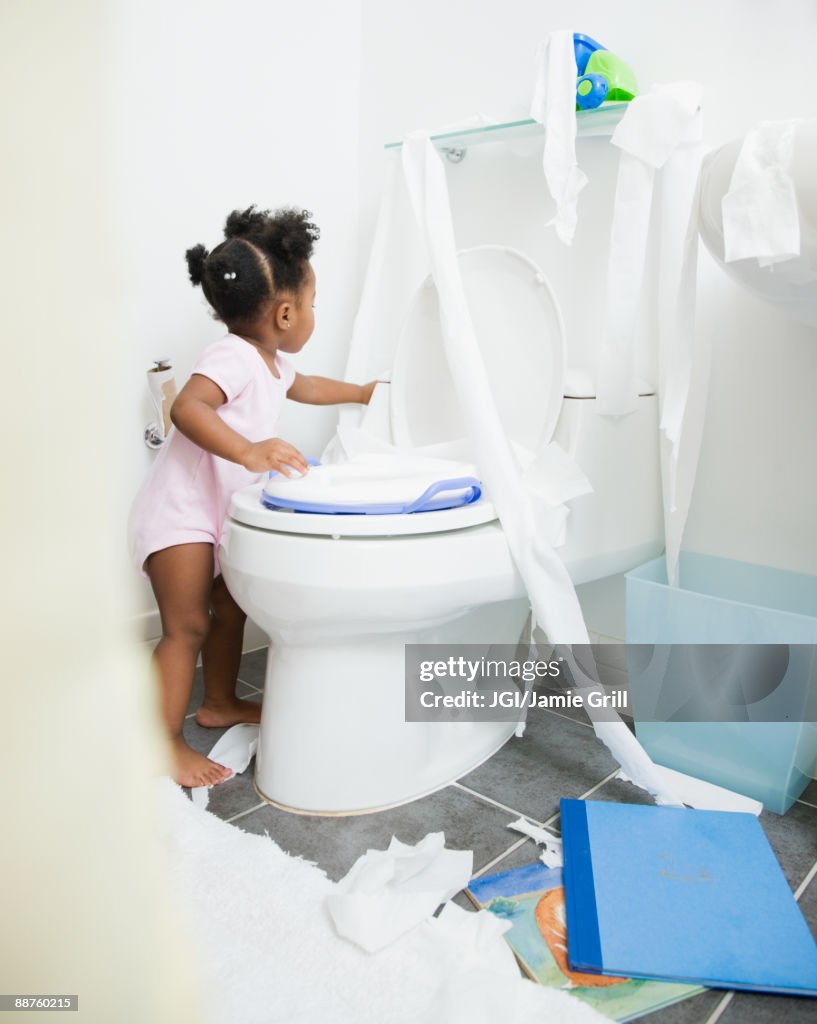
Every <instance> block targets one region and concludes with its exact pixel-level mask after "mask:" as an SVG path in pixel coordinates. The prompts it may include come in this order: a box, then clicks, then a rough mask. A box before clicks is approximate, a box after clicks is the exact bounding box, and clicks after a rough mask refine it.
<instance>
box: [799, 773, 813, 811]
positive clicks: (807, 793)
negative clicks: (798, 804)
mask: <svg viewBox="0 0 817 1024" xmlns="http://www.w3.org/2000/svg"><path fill="white" fill-rule="evenodd" d="M800 799H801V800H803V801H804V802H805V803H807V804H811V805H812V806H813V807H817V779H814V780H813V781H812V782H810V783H809V784H808V785H807V786H806V788H805V789H804V790H803V792H802V793H801V794H800Z"/></svg>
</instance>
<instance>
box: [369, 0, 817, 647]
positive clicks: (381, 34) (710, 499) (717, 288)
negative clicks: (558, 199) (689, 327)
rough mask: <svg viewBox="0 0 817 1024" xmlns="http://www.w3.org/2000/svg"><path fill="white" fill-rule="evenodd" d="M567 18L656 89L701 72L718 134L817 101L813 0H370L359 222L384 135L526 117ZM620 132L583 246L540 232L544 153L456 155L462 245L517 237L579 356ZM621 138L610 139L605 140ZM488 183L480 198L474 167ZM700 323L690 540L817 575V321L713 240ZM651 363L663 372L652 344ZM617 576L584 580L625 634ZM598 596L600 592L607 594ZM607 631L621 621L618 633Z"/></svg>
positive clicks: (592, 154)
mask: <svg viewBox="0 0 817 1024" xmlns="http://www.w3.org/2000/svg"><path fill="white" fill-rule="evenodd" d="M557 28H573V29H574V30H576V31H583V32H585V33H587V34H589V35H591V36H593V37H594V38H596V39H598V40H600V41H601V42H602V43H604V44H605V45H606V46H608V48H609V49H611V50H613V51H614V52H617V53H619V54H620V55H621V56H622V57H623V58H624V59H626V60H627V61H628V62H629V63H630V64H631V65H632V67H633V68H634V69H635V70H636V73H637V76H638V78H639V81H640V83H641V86H642V89H646V88H648V87H649V86H650V85H651V84H652V83H655V82H662V81H676V80H681V79H696V80H698V81H700V82H701V83H702V84H703V86H704V90H705V101H704V102H705V140H706V143H707V145H708V146H712V147H714V146H716V145H719V144H720V143H722V142H724V141H727V140H728V139H731V138H734V137H737V136H740V135H742V134H743V133H744V132H745V131H746V130H747V129H748V128H749V127H750V126H751V125H753V124H754V123H755V122H756V121H758V120H761V119H780V118H785V117H790V116H792V117H794V116H813V112H814V110H815V99H814V94H813V72H812V63H813V59H814V53H815V52H817V7H815V5H814V4H813V3H812V2H811V0H782V2H780V3H778V4H775V5H774V6H773V7H772V6H770V5H768V4H765V3H763V2H762V0H751V2H747V0H720V2H719V3H717V4H712V3H711V2H707V0H691V2H690V0H664V2H662V3H652V4H647V3H644V2H643V0H622V2H620V3H617V4H615V5H610V4H607V3H601V2H598V0H587V2H584V3H582V4H580V5H577V4H575V3H570V2H551V3H548V4H542V3H541V2H540V0H508V2H505V3H503V4H501V5H500V4H496V3H494V2H492V0H448V2H446V3H444V4H441V3H439V2H436V0H415V2H412V3H411V4H408V3H405V2H402V0H401V2H396V0H385V2H383V0H363V47H362V59H363V65H362V75H361V92H362V99H361V148H360V151H361V181H362V189H361V192H362V196H363V197H364V198H363V207H362V214H361V216H362V221H361V224H362V227H361V232H362V235H363V237H364V239H366V238H367V237H369V236H370V234H371V230H372V223H373V216H374V212H375V207H376V194H377V190H378V176H379V174H380V173H381V167H382V162H383V159H382V150H381V148H380V147H381V145H382V142H383V141H384V140H390V139H395V138H399V137H401V136H402V135H403V134H405V132H407V131H410V130H412V129H416V128H435V127H437V126H441V125H444V124H447V123H450V122H452V121H456V120H457V119H459V118H461V117H463V116H466V115H469V114H473V113H477V112H484V113H489V114H492V115H494V116H496V117H497V118H498V119H501V120H507V119H513V118H515V117H525V116H528V115H527V112H528V108H529V100H530V92H531V80H532V79H531V76H532V68H533V54H534V52H535V47H536V43H537V41H538V40H539V39H541V38H543V37H544V36H545V34H546V33H547V32H548V31H550V30H553V29H557ZM605 147H606V144H603V143H599V142H597V141H595V140H588V141H586V142H580V144H579V152H578V156H579V161H580V163H581V165H582V167H583V169H584V170H585V172H586V173H587V174H588V176H589V177H590V185H589V186H588V188H587V190H586V191H585V192H584V193H582V196H581V197H580V207H579V211H580V212H579V216H580V224H579V233H578V235H577V239H576V243H575V245H574V249H573V251H572V252H566V251H565V250H563V249H560V248H559V246H558V243H555V242H554V241H553V240H552V238H546V237H545V233H544V231H543V230H542V229H540V225H541V224H542V222H543V220H544V212H545V210H546V207H547V204H546V202H545V200H544V199H543V197H542V195H541V191H537V175H538V174H539V172H538V170H537V169H536V162H537V161H536V155H535V153H534V152H533V151H531V153H530V154H528V155H527V156H526V155H525V154H524V152H523V150H521V149H518V151H516V152H514V151H511V150H510V149H507V150H505V151H503V152H500V147H494V146H484V147H480V148H478V149H477V148H474V149H472V150H471V151H470V152H469V153H468V155H467V157H466V159H465V161H464V162H463V163H462V164H460V165H459V166H458V167H449V169H448V180H449V187H450V189H451V192H452V205H453V207H454V213H455V222H456V225H457V229H458V233H459V234H458V239H459V241H460V242H461V244H463V245H466V244H474V243H476V242H496V241H507V242H509V243H510V244H516V245H519V246H520V247H521V248H523V249H525V250H526V251H528V252H530V253H531V255H532V256H534V258H536V259H537V260H538V261H539V262H540V263H541V264H542V266H543V268H544V269H545V270H546V272H547V273H548V274H549V276H550V277H551V278H552V279H553V281H554V284H555V285H556V288H557V291H558V294H559V295H560V297H561V301H562V305H563V312H564V315H565V321H566V327H567V332H568V343H569V346H570V350H571V359H572V361H573V362H578V363H589V364H590V365H592V363H593V358H594V351H595V340H596V338H597V337H598V327H599V325H600V323H601V302H600V295H601V289H602V288H603V276H602V272H603V267H604V257H605V252H606V237H607V233H608V230H609V221H608V220H607V219H606V217H607V214H606V212H605V211H606V210H609V196H610V194H611V189H612V182H613V174H614V171H615V162H614V160H611V159H610V155H609V153H606V152H604V149H605ZM607 148H609V147H607ZM480 176H483V178H484V180H485V181H486V182H487V183H488V188H487V189H486V190H485V191H484V192H483V199H482V201H481V202H479V201H478V200H477V196H478V191H477V190H476V187H475V184H474V182H475V181H476V179H477V178H478V177H480ZM700 290H701V306H700V316H699V329H700V330H702V331H705V332H706V333H707V334H708V335H709V336H710V337H711V339H712V346H713V366H712V378H711V391H710V395H711V398H710V407H709V413H708V418H707V422H706V428H705V434H704V441H703V452H702V456H701V464H700V473H699V478H698V484H697V487H696V491H695V494H694V497H693V504H692V508H691V513H690V519H689V525H688V530H687V535H686V540H685V546H686V547H688V548H690V549H694V550H699V551H704V552H709V553H714V554H720V555H724V556H726V557H734V558H742V559H746V560H751V561H757V562H763V563H767V564H772V565H779V566H781V567H784V568H789V569H796V570H800V571H804V572H811V573H814V572H817V539H816V538H815V528H814V523H815V522H817V474H815V473H814V470H813V465H814V455H813V453H814V451H815V448H817V402H815V400H814V383H815V381H817V331H815V330H813V329H810V328H806V327H802V326H799V325H798V324H796V323H795V322H793V321H791V320H789V319H788V318H786V317H785V316H784V315H782V314H780V313H778V312H776V311H774V310H772V309H771V308H766V307H765V306H764V305H762V304H761V303H760V302H759V301H757V300H755V299H753V298H752V297H751V296H750V295H749V294H748V293H744V292H743V291H741V290H740V289H739V288H738V287H737V286H736V285H733V284H731V283H730V282H729V281H728V280H727V279H726V277H725V275H723V274H722V273H720V272H719V271H718V270H717V268H716V267H715V266H714V265H713V264H712V262H711V261H710V260H709V259H708V257H707V256H706V255H704V257H703V259H702V268H701V273H700ZM641 362H642V368H644V369H646V370H649V369H650V364H649V357H648V355H647V352H646V350H645V351H644V352H642V356H641ZM621 594H622V588H621V587H620V586H612V587H611V586H609V585H607V584H604V585H603V586H602V587H601V588H600V595H599V594H598V593H595V592H594V591H592V590H590V591H588V590H587V588H585V593H584V595H583V596H584V597H585V599H586V600H585V606H586V609H587V610H588V612H589V613H590V614H591V615H592V616H593V617H594V618H596V619H597V620H598V621H591V622H589V625H590V626H591V628H593V629H594V630H596V631H597V632H600V633H605V634H606V635H614V636H615V635H621V630H622V623H623V617H622V614H621V607H620V601H621ZM600 596H601V599H599V597H600ZM611 630H615V631H616V632H614V633H611V632H610V631H611Z"/></svg>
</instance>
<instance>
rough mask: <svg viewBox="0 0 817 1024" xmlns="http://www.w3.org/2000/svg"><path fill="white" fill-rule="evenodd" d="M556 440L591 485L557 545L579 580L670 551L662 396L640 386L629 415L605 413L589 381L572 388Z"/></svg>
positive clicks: (573, 503) (572, 504)
mask: <svg viewBox="0 0 817 1024" xmlns="http://www.w3.org/2000/svg"><path fill="white" fill-rule="evenodd" d="M565 390H566V391H572V392H573V393H572V394H566V395H565V399H564V404H563V405H562V411H561V415H560V417H559V422H558V423H557V426H556V432H555V434H554V438H553V439H554V441H556V442H557V443H558V444H559V445H560V446H561V447H562V448H563V449H564V450H565V451H566V452H567V453H568V454H569V455H570V456H571V457H572V458H573V459H574V460H575V462H576V463H577V464H578V465H579V466H580V467H581V469H582V470H583V472H584V473H585V475H586V476H587V478H588V479H589V481H590V483H591V484H592V485H593V491H592V492H591V493H589V494H583V495H581V496H580V497H578V498H574V499H573V500H572V501H571V502H569V503H568V504H569V509H570V514H569V517H568V521H567V534H566V541H565V544H564V546H563V547H561V548H560V549H559V554H560V555H561V556H562V558H563V560H564V562H565V564H566V566H567V569H568V571H569V573H570V577H571V579H572V580H573V582H574V583H576V584H578V583H587V582H588V581H590V580H595V579H600V578H601V577H603V576H611V575H613V574H614V573H619V572H625V571H626V570H628V569H632V568H634V567H635V566H637V565H640V564H641V563H643V562H645V561H647V560H648V559H650V558H654V557H655V556H657V555H659V554H660V553H661V552H662V551H663V550H664V515H663V502H662V495H661V469H660V455H659V447H658V445H659V433H658V396H657V395H655V394H654V393H652V394H651V393H649V391H650V390H651V389H649V388H648V387H646V386H643V387H641V388H640V389H639V390H640V391H643V392H645V393H643V394H639V398H638V402H637V408H636V410H635V411H634V412H632V413H630V414H628V415H626V416H600V415H599V414H598V412H597V411H596V398H595V393H594V391H593V389H592V388H590V387H581V386H578V387H575V388H569V387H568V388H566V389H565Z"/></svg>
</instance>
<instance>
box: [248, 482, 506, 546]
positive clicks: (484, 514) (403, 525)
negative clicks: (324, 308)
mask: <svg viewBox="0 0 817 1024" xmlns="http://www.w3.org/2000/svg"><path fill="white" fill-rule="evenodd" d="M262 489H263V484H256V485H255V487H251V488H247V489H246V490H243V491H239V492H238V493H237V494H234V495H233V498H232V500H231V502H230V517H231V518H232V519H234V520H236V521H237V522H239V523H243V524H244V525H245V526H254V527H255V528H256V529H259V530H269V531H272V532H274V533H299V534H302V535H305V536H313V537H338V538H339V537H409V536H412V535H418V534H426V533H445V532H447V531H449V530H463V529H467V528H468V527H472V526H481V525H482V524H484V523H490V522H492V521H493V520H494V519H496V509H495V508H494V506H493V505H492V504H491V502H490V501H488V500H487V498H485V497H484V495H483V496H482V497H480V498H479V499H478V500H477V501H474V502H472V503H471V504H469V505H461V506H460V507H459V508H449V509H442V510H439V511H434V512H419V513H416V514H415V513H412V514H410V515H406V514H405V513H399V514H397V515H332V514H329V515H326V514H322V513H320V512H309V513H307V512H294V511H292V510H290V509H277V510H276V509H270V508H265V507H264V506H263V505H262V504H261V491H262Z"/></svg>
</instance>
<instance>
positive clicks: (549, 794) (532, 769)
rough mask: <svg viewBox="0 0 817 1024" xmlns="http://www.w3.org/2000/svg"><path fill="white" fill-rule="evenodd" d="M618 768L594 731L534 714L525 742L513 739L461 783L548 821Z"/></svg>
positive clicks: (550, 715)
mask: <svg viewBox="0 0 817 1024" xmlns="http://www.w3.org/2000/svg"><path fill="white" fill-rule="evenodd" d="M616 767H617V764H616V762H615V761H614V760H613V758H612V757H611V756H610V754H609V753H608V751H607V748H606V747H605V746H604V744H603V743H601V742H600V741H599V740H597V739H596V736H595V733H594V732H593V731H592V730H591V729H587V728H586V727H585V726H583V725H580V724H579V723H578V722H573V721H571V720H570V719H568V718H564V717H561V716H558V715H555V714H552V713H550V712H549V711H542V710H539V709H535V710H534V711H533V712H532V713H531V715H530V717H529V718H528V725H527V729H526V731H525V735H524V737H523V738H522V739H521V740H518V739H516V738H515V737H511V739H510V740H508V742H507V743H506V744H505V746H504V747H503V748H502V750H500V751H499V753H497V754H495V755H494V756H493V757H492V758H491V759H490V760H489V761H486V763H485V764H483V765H480V767H479V768H477V769H475V770H474V771H473V772H470V773H469V774H468V775H465V776H463V778H461V779H460V780H459V781H460V782H461V783H462V785H464V786H468V788H469V789H474V790H476V791H477V792H479V793H483V794H485V796H488V797H491V799H493V800H498V801H499V802H500V803H503V804H506V805H507V806H508V807H514V808H516V809H517V810H519V811H520V812H521V813H522V814H526V815H528V816H529V817H531V818H533V819H534V820H535V821H545V820H546V819H547V818H549V817H551V816H552V815H553V814H555V813H556V812H557V811H558V810H559V799H560V798H561V797H579V796H581V795H582V794H583V793H586V792H587V790H588V789H591V788H592V787H593V786H595V785H596V784H597V783H598V782H600V781H601V780H602V779H603V778H604V777H605V776H606V775H609V773H610V772H612V771H613V770H614V769H615V768H616Z"/></svg>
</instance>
